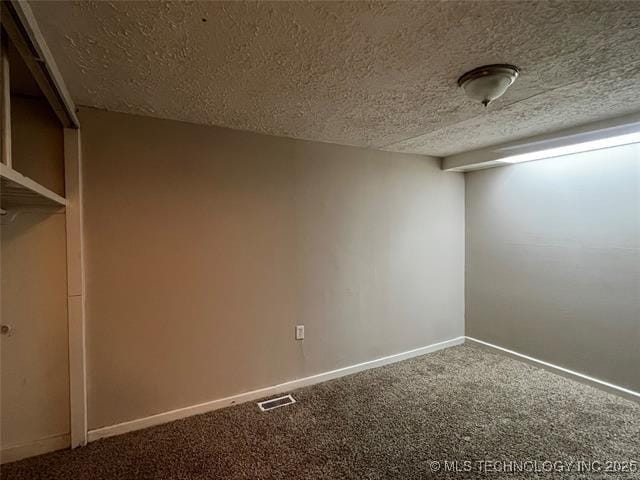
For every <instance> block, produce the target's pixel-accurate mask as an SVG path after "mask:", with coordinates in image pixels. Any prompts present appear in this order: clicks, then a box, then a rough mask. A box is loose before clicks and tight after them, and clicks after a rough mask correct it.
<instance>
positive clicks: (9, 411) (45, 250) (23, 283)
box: [0, 97, 69, 450]
mask: <svg viewBox="0 0 640 480" xmlns="http://www.w3.org/2000/svg"><path fill="white" fill-rule="evenodd" d="M12 122H13V125H12V127H13V132H12V134H13V160H14V168H16V169H17V170H18V171H20V172H21V173H24V174H26V175H28V176H30V177H32V178H34V179H36V180H38V181H40V182H42V183H43V184H44V185H46V186H48V187H49V188H52V189H54V190H56V191H58V193H63V192H64V171H63V170H62V165H63V162H64V155H63V146H62V129H61V128H60V126H59V123H58V120H57V118H56V117H55V115H54V114H53V112H51V111H50V109H49V107H48V106H47V104H46V103H45V102H44V101H42V100H38V99H21V98H17V97H16V98H12ZM12 217H13V211H10V212H9V214H8V215H6V216H5V217H3V218H2V223H3V225H2V227H1V239H2V240H1V244H0V246H1V257H2V258H1V266H2V270H1V273H2V275H1V283H0V289H1V291H0V293H1V297H2V310H1V311H2V323H6V324H9V325H11V326H12V327H13V329H14V330H13V333H12V335H11V336H4V335H3V336H2V337H0V341H1V342H2V344H1V347H2V352H1V355H2V362H1V368H2V370H1V372H0V377H1V381H2V392H1V396H0V407H1V410H0V414H1V416H0V422H1V424H2V425H1V426H2V429H1V430H2V436H1V440H0V442H1V444H2V449H3V450H6V449H8V448H10V447H13V446H16V445H20V444H25V443H31V442H34V441H38V440H43V439H45V438H49V437H55V436H65V435H67V434H68V433H69V374H68V372H69V361H68V353H67V352H68V336H67V307H66V301H67V285H66V253H65V252H66V249H65V217H64V213H52V212H46V211H44V210H42V209H39V208H28V209H24V210H22V211H20V213H19V214H18V215H17V216H16V217H15V220H13V221H10V219H11V218H12ZM58 444H59V445H63V444H64V442H58Z"/></svg>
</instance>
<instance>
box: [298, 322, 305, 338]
mask: <svg viewBox="0 0 640 480" xmlns="http://www.w3.org/2000/svg"><path fill="white" fill-rule="evenodd" d="M296 340H304V325H296Z"/></svg>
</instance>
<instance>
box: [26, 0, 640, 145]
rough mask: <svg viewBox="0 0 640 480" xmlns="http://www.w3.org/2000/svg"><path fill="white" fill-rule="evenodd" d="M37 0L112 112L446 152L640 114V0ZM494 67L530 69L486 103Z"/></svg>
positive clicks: (65, 67)
mask: <svg viewBox="0 0 640 480" xmlns="http://www.w3.org/2000/svg"><path fill="white" fill-rule="evenodd" d="M30 3H31V5H32V8H33V10H34V13H35V15H36V17H37V20H38V22H39V23H40V27H41V29H42V31H43V33H44V35H45V38H46V39H47V41H48V43H49V46H50V48H51V50H52V51H53V54H54V57H55V58H56V61H57V63H58V66H59V67H60V70H61V71H62V74H63V76H64V78H65V80H66V82H67V85H68V87H69V89H70V91H71V94H72V96H73V98H74V100H75V101H76V102H77V103H78V104H81V105H89V106H94V107H98V108H105V109H108V110H115V111H120V112H129V113H136V114H143V115H151V116H155V117H162V118H171V119H176V120H183V121H188V122H195V123H203V124H212V125H222V126H227V127H231V128H236V129H242V130H252V131H257V132H263V133H269V134H273V135H282V136H289V137H296V138H305V139H312V140H320V141H326V142H333V143H340V144H348V145H359V146H368V147H374V148H382V149H388V150H394V151H404V152H415V153H423V154H431V155H438V156H444V155H448V154H453V153H458V152H462V151H466V150H470V149H473V148H478V147H483V146H487V145H491V144H495V143H498V142H502V141H508V140H514V139H517V138H521V137H526V136H530V135H534V134H539V133H544V132H547V131H552V130H556V129H559V128H563V127H568V126H573V125H576V124H580V123H585V122H588V121H592V120H600V119H603V118H608V117H613V116H617V115H622V114H626V113H631V112H635V111H640V1H629V2H622V1H607V0H594V1H588V0H586V1H567V0H565V1H561V2H550V1H543V2H532V1H528V2H520V1H505V2H498V1H490V0H487V1H476V2H471V1H470V2H453V1H449V2H435V1H434V2H401V3H391V2H386V3H369V2H345V3H338V2H328V3H321V2H312V3H306V2H293V3H288V2H275V3H267V2H261V3H257V2H252V3H249V2H232V3H225V2H182V1H175V2H150V3H143V2H131V3H129V2H86V1H83V2H30ZM486 63H514V64H516V65H518V66H519V67H520V68H521V69H522V75H521V77H520V78H519V79H518V81H517V82H516V83H515V84H514V85H513V86H512V87H511V89H510V90H509V91H508V92H507V94H506V95H505V96H504V97H502V98H500V99H499V100H497V101H496V102H495V103H494V104H493V105H490V106H489V107H488V108H487V109H486V110H485V109H483V107H482V106H481V105H479V104H475V103H473V102H471V101H470V100H468V99H466V98H465V96H464V95H463V92H462V91H461V90H460V89H458V88H457V85H456V80H457V78H458V76H460V75H461V74H462V73H464V72H465V71H466V70H469V69H471V68H474V67H477V66H479V65H483V64H486Z"/></svg>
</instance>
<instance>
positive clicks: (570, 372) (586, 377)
mask: <svg viewBox="0 0 640 480" xmlns="http://www.w3.org/2000/svg"><path fill="white" fill-rule="evenodd" d="M465 340H470V341H472V342H476V343H479V344H481V345H484V346H486V347H490V348H494V349H496V350H500V351H502V352H505V353H508V354H510V355H513V356H516V357H520V358H524V359H526V360H529V361H530V362H533V363H537V364H539V365H544V366H545V367H548V368H552V369H554V370H558V371H560V372H563V373H566V374H568V375H571V376H574V377H578V378H580V379H582V380H586V381H588V382H591V383H594V384H597V385H602V386H604V387H607V388H610V389H612V390H617V391H619V392H623V393H625V394H627V395H631V396H633V397H638V398H640V392H636V391H634V390H629V389H628V388H624V387H621V386H619V385H615V384H613V383H609V382H605V381H604V380H599V379H597V378H593V377H590V376H589V375H585V374H584V373H580V372H576V371H574V370H569V369H568V368H564V367H560V366H558V365H554V364H553V363H549V362H545V361H543V360H538V359H537V358H534V357H530V356H529V355H524V354H522V353H518V352H515V351H513V350H509V349H508V348H504V347H500V346H498V345H494V344H493V343H489V342H485V341H484V340H478V339H477V338H473V337H465Z"/></svg>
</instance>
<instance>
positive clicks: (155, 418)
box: [88, 337, 464, 442]
mask: <svg viewBox="0 0 640 480" xmlns="http://www.w3.org/2000/svg"><path fill="white" fill-rule="evenodd" d="M462 343H464V337H456V338H452V339H450V340H445V341H443V342H438V343H434V344H432V345H427V346H426V347H420V348H416V349H414V350H409V351H407V352H402V353H397V354H394V355H389V356H387V357H382V358H377V359H375V360H370V361H368V362H363V363H358V364H357V365H351V366H349V367H344V368H339V369H337V370H332V371H329V372H325V373H320V374H317V375H312V376H310V377H305V378H300V379H297V380H291V381H289V382H285V383H281V384H279V385H274V386H271V387H266V388H261V389H258V390H252V391H250V392H246V393H241V394H238V395H233V396H230V397H226V398H221V399H218V400H213V401H210V402H205V403H201V404H198V405H192V406H190V407H184V408H179V409H176V410H171V411H168V412H163V413H158V414H156V415H151V416H149V417H144V418H138V419H136V420H131V421H128V422H123V423H118V424H116V425H110V426H107V427H101V428H97V429H95V430H89V432H88V440H89V441H90V442H93V441H95V440H99V439H101V438H107V437H113V436H115V435H121V434H123V433H128V432H132V431H135V430H141V429H143V428H149V427H154V426H156V425H161V424H163V423H168V422H172V421H174V420H179V419H181V418H186V417H190V416H193V415H200V414H202V413H207V412H211V411H213V410H218V409H220V408H224V407H229V406H232V405H238V404H240V403H245V402H250V401H252V400H258V399H260V398H264V397H268V396H271V395H276V394H279V393H284V392H287V391H290V390H295V389H297V388H301V387H307V386H310V385H315V384H317V383H322V382H326V381H328V380H333V379H335V378H340V377H344V376H346V375H351V374H354V373H357V372H362V371H363V370H369V369H370V368H376V367H381V366H383V365H388V364H390V363H395V362H400V361H402V360H407V359H409V358H412V357H417V356H420V355H424V354H427V353H431V352H435V351H437V350H442V349H443V348H448V347H453V346H455V345H461V344H462Z"/></svg>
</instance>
